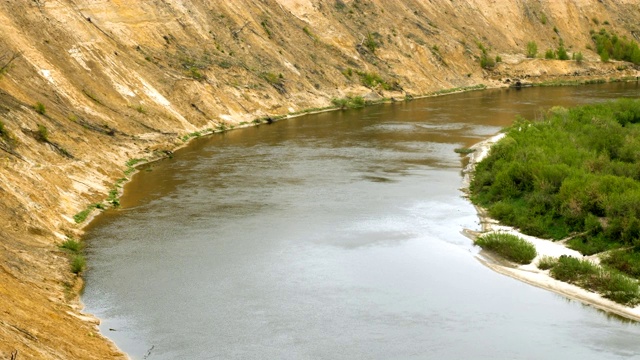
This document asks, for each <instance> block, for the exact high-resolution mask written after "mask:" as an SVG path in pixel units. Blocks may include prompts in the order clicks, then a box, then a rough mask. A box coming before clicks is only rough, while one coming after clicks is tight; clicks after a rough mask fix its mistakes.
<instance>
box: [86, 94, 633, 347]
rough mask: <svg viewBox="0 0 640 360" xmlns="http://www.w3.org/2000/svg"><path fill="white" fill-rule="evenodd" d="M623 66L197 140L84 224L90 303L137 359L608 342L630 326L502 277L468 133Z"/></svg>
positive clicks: (144, 173)
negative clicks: (467, 162) (470, 191)
mask: <svg viewBox="0 0 640 360" xmlns="http://www.w3.org/2000/svg"><path fill="white" fill-rule="evenodd" d="M639 93H640V90H639V88H638V86H637V84H636V83H630V84H603V85H591V86H584V87H558V88H529V89H522V90H515V89H499V90H486V91H476V92H468V93H463V94H454V95H448V96H443V97H436V98H426V99H419V100H414V101H410V102H402V103H393V104H383V105H377V106H372V107H367V108H363V109H354V110H347V111H336V112H329V113H321V114H315V115H309V116H303V117H299V118H294V119H289V120H286V121H280V122H276V123H274V124H271V125H261V126H258V127H253V128H246V129H239V130H234V131H230V132H226V133H222V134H217V135H213V136H210V137H206V138H201V139H196V140H194V141H193V142H192V143H191V144H190V145H189V146H188V147H186V148H183V149H181V150H179V151H178V152H176V154H175V157H174V158H173V159H170V160H166V161H162V162H159V163H155V164H151V165H149V166H147V167H145V168H142V169H141V171H140V173H139V174H137V175H136V177H135V179H134V181H132V182H131V183H129V184H127V185H126V188H125V194H124V196H123V197H122V199H121V203H122V206H121V208H120V209H118V210H115V211H108V212H106V213H105V214H103V215H102V216H100V217H99V218H98V219H96V220H95V221H94V222H93V223H92V224H91V225H90V227H89V230H88V235H87V238H86V240H87V243H88V249H87V252H88V264H89V270H88V271H87V275H86V278H87V287H86V290H85V293H84V295H83V297H82V299H83V301H84V302H85V304H86V311H88V312H90V313H93V314H95V315H96V316H98V317H99V318H101V319H102V324H101V330H102V332H103V333H104V334H105V335H106V336H108V337H110V338H111V339H113V340H114V341H115V342H116V344H117V345H118V346H119V347H120V348H121V349H122V350H124V351H125V352H127V353H128V354H130V356H131V357H132V358H133V359H142V358H144V357H145V356H146V357H147V358H148V359H461V358H466V359H471V358H473V359H496V358H504V359H507V358H508V359H539V358H580V359H620V358H633V357H634V356H636V355H637V354H640V342H638V341H637V339H638V338H640V326H638V324H637V323H634V322H629V321H625V320H622V319H620V318H617V317H615V316H612V315H609V314H607V313H604V312H602V311H599V310H596V309H594V308H592V307H589V306H585V305H582V304H580V303H579V302H575V301H571V300H567V299H565V298H564V297H562V296H559V295H556V294H553V293H551V292H549V291H546V290H542V289H539V288H535V287H532V286H529V285H527V284H524V283H521V282H519V281H517V280H514V279H512V278H509V277H505V276H502V275H500V274H497V273H495V272H493V271H491V270H490V269H488V268H487V267H485V266H484V265H482V264H481V262H479V261H478V256H479V254H478V251H479V249H478V248H477V247H475V246H474V245H473V244H472V242H471V240H469V239H468V238H466V237H465V236H464V235H463V234H462V233H461V232H462V230H463V229H465V228H466V229H472V230H473V229H475V230H478V229H479V228H480V225H479V223H478V217H477V214H476V212H475V210H474V208H473V206H472V205H471V204H470V203H469V202H468V201H467V200H466V199H465V198H463V196H462V195H463V194H462V192H461V191H460V188H461V187H462V186H463V184H462V175H461V170H462V167H463V163H464V159H463V157H461V156H460V155H458V154H457V153H455V152H454V149H455V148H459V147H468V146H471V145H472V144H474V143H477V142H479V141H481V140H483V139H485V138H487V137H489V136H492V135H494V134H496V133H497V132H498V131H499V130H500V129H501V128H502V127H504V126H508V125H509V124H511V122H512V121H513V120H514V118H515V116H516V115H522V116H524V117H526V118H530V119H535V118H539V117H540V116H541V114H542V113H543V112H544V111H545V109H548V108H549V107H551V106H559V105H560V106H572V105H577V104H584V103H591V102H595V101H603V100H606V99H610V98H616V97H620V96H630V97H637V96H638V94H639Z"/></svg>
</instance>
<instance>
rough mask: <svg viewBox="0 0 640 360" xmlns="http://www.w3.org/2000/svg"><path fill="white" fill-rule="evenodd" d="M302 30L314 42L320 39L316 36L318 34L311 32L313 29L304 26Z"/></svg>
mask: <svg viewBox="0 0 640 360" xmlns="http://www.w3.org/2000/svg"><path fill="white" fill-rule="evenodd" d="M302 31H303V32H304V33H305V34H306V35H307V36H308V37H310V38H311V40H313V42H314V43H318V42H319V41H320V40H319V39H318V37H317V36H316V34H314V33H313V32H311V30H310V29H309V28H308V27H306V26H305V27H303V28H302Z"/></svg>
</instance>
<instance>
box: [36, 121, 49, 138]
mask: <svg viewBox="0 0 640 360" xmlns="http://www.w3.org/2000/svg"><path fill="white" fill-rule="evenodd" d="M37 138H38V140H40V141H42V142H48V141H49V130H47V128H46V127H45V126H44V125H40V124H38V132H37Z"/></svg>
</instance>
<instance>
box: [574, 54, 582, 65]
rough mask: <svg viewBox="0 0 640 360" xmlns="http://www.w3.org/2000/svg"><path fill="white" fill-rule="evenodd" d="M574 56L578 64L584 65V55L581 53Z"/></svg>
mask: <svg viewBox="0 0 640 360" xmlns="http://www.w3.org/2000/svg"><path fill="white" fill-rule="evenodd" d="M573 55H574V59H575V61H576V62H577V63H578V64H582V62H583V61H584V55H582V53H581V52H578V53H573Z"/></svg>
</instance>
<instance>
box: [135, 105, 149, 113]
mask: <svg viewBox="0 0 640 360" xmlns="http://www.w3.org/2000/svg"><path fill="white" fill-rule="evenodd" d="M134 109H135V110H136V111H137V112H139V113H140V114H146V113H147V110H146V109H145V108H144V107H143V106H142V105H137V106H135V107H134Z"/></svg>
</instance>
